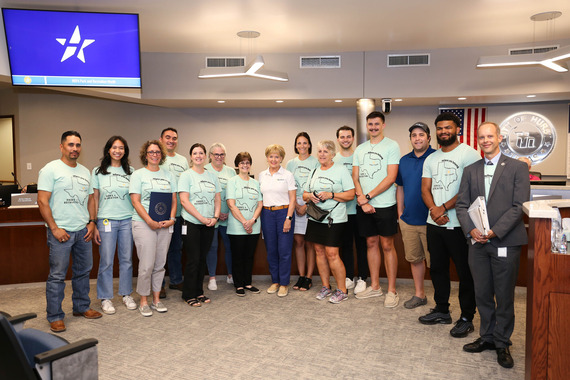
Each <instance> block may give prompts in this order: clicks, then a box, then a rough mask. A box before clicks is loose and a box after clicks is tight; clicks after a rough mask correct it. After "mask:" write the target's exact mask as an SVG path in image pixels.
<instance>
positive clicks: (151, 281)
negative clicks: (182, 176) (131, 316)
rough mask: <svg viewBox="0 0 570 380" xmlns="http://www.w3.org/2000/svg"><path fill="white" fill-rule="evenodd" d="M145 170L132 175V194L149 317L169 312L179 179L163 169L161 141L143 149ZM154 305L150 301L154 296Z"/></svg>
mask: <svg viewBox="0 0 570 380" xmlns="http://www.w3.org/2000/svg"><path fill="white" fill-rule="evenodd" d="M140 159H141V162H142V164H143V166H144V167H143V168H142V169H138V170H136V171H135V172H134V173H133V175H132V176H131V183H130V186H129V193H130V195H131V202H132V204H133V207H134V209H135V211H134V212H133V239H134V241H135V246H136V248H137V256H138V258H139V271H138V279H137V293H138V294H139V295H140V296H141V300H140V305H139V311H140V313H141V314H142V315H143V316H145V317H150V316H151V315H152V310H156V311H157V312H159V313H164V312H166V311H167V309H166V307H165V306H164V304H163V303H162V302H160V298H159V295H160V288H161V287H162V280H163V279H164V264H165V263H166V254H167V252H168V246H169V244H170V238H171V237H172V226H173V225H174V222H175V221H176V180H175V179H174V177H173V176H172V174H171V173H170V172H169V171H168V170H166V169H161V168H160V166H159V165H160V164H162V163H163V162H164V160H165V159H166V151H165V149H164V147H163V146H162V144H160V142H158V141H157V140H151V141H147V142H145V143H144V144H143V146H142V147H141V150H140ZM151 291H152V300H153V301H152V303H151V304H150V306H149V304H148V300H147V298H148V297H149V296H150V295H151Z"/></svg>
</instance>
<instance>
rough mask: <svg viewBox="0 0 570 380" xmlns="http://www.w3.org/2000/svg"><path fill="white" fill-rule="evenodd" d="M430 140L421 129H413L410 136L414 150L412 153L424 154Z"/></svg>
mask: <svg viewBox="0 0 570 380" xmlns="http://www.w3.org/2000/svg"><path fill="white" fill-rule="evenodd" d="M430 140H431V138H430V137H429V136H428V134H427V133H426V132H425V131H424V130H423V129H421V128H415V129H413V130H412V133H411V134H410V142H411V143H412V147H413V148H414V152H418V153H420V152H425V151H426V149H427V148H428V146H429V142H430Z"/></svg>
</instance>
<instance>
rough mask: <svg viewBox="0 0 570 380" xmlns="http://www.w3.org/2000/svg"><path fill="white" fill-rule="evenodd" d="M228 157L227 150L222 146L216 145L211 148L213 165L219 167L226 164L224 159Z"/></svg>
mask: <svg viewBox="0 0 570 380" xmlns="http://www.w3.org/2000/svg"><path fill="white" fill-rule="evenodd" d="M225 159H226V152H224V150H223V149H222V148H220V147H215V148H213V149H211V150H210V160H212V165H213V166H214V167H217V168H221V167H222V166H223V165H224V160H225Z"/></svg>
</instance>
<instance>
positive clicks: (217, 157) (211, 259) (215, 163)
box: [204, 143, 236, 290]
mask: <svg viewBox="0 0 570 380" xmlns="http://www.w3.org/2000/svg"><path fill="white" fill-rule="evenodd" d="M208 155H209V161H210V162H209V163H208V164H207V165H205V166H204V168H205V169H206V170H207V171H209V172H210V173H212V174H214V175H216V176H217V177H218V181H219V182H220V188H221V190H222V192H221V193H220V196H221V202H222V206H221V207H222V208H221V211H220V220H218V223H216V230H215V231H214V238H213V239H212V246H211V247H210V251H208V256H207V257H206V263H207V266H208V273H209V275H210V280H209V281H208V289H210V290H216V289H217V288H218V285H217V283H216V267H217V265H218V235H219V236H221V238H222V240H223V242H224V252H225V254H224V258H225V260H226V268H227V273H228V275H227V277H226V282H227V283H228V284H233V282H234V280H233V278H232V250H231V244H230V239H229V237H228V233H227V230H228V216H229V212H230V209H229V208H228V205H227V203H226V186H227V185H228V181H229V180H230V178H232V177H234V176H235V175H236V171H235V170H234V169H232V168H230V167H228V166H226V165H225V162H226V147H225V146H224V144H222V143H214V144H212V146H211V147H210V151H209V153H208Z"/></svg>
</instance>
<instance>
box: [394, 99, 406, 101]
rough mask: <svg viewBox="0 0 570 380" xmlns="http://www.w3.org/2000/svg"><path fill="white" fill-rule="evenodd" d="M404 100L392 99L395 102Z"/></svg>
mask: <svg viewBox="0 0 570 380" xmlns="http://www.w3.org/2000/svg"><path fill="white" fill-rule="evenodd" d="M402 100H404V99H394V101H395V102H401V101H402Z"/></svg>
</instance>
